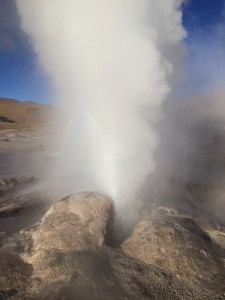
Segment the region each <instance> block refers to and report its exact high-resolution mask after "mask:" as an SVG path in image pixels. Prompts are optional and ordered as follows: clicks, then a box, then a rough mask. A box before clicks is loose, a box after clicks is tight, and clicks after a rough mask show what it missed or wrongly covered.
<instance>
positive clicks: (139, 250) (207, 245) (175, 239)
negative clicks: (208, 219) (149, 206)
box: [122, 208, 225, 299]
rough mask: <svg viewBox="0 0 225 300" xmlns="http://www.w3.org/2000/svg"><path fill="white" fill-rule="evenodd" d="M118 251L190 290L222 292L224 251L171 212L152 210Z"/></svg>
mask: <svg viewBox="0 0 225 300" xmlns="http://www.w3.org/2000/svg"><path fill="white" fill-rule="evenodd" d="M223 235H224V234H223ZM122 249H123V251H124V252H125V253H126V254H127V255H129V256H131V257H133V258H136V259H138V260H140V261H142V262H144V263H146V264H153V265H155V266H157V267H160V268H161V269H164V270H165V271H166V272H170V273H171V274H173V275H174V276H176V277H177V278H178V279H182V280H184V281H186V283H187V284H188V285H190V286H191V287H192V288H193V289H199V288H202V289H208V291H209V293H212V294H215V293H216V292H219V291H221V290H222V291H225V282H224V278H225V268H224V266H225V265H224V256H225V251H224V249H222V248H221V247H220V246H219V245H218V244H216V243H214V241H213V240H212V239H211V238H210V236H209V234H208V233H207V232H206V231H204V230H203V229H202V228H201V227H200V225H198V224H197V222H196V221H195V220H194V219H193V218H191V217H189V216H186V215H183V214H180V213H178V212H177V211H175V210H172V209H166V208H160V209H158V210H156V211H155V212H154V213H153V214H152V215H151V217H150V218H149V219H147V220H145V221H142V222H140V223H139V224H138V225H137V226H136V228H135V229H134V231H133V233H132V235H131V236H130V237H129V238H128V239H127V240H126V241H125V242H124V243H123V245H122ZM224 297H225V295H224ZM224 299H225V298H224Z"/></svg>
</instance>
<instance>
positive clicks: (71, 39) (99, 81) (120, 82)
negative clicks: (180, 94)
mask: <svg viewBox="0 0 225 300" xmlns="http://www.w3.org/2000/svg"><path fill="white" fill-rule="evenodd" d="M181 2H182V1H181V0H166V1H165V0H95V1H94V0H57V1H56V0H46V1H43V0H30V1H27V0H16V3H17V7H18V12H19V14H20V16H21V19H22V28H23V30H24V31H25V32H27V33H28V34H29V36H30V38H31V41H32V44H33V47H34V49H35V51H36V52H37V54H38V57H39V62H40V64H41V65H42V66H43V68H44V70H45V71H46V72H47V73H48V74H49V75H50V77H51V79H52V82H53V84H54V86H55V90H56V94H57V98H58V101H59V103H60V104H61V106H62V108H63V109H64V111H65V114H66V117H65V118H63V119H62V120H59V124H60V126H59V127H58V128H57V133H58V137H59V139H60V140H61V149H58V150H59V159H58V165H57V168H56V169H57V174H53V175H54V176H55V175H56V178H57V179H58V181H57V185H58V187H59V188H63V189H64V192H74V191H79V190H84V189H85V190H94V191H99V192H103V193H105V194H108V195H110V196H111V197H112V198H113V199H114V201H115V203H116V208H117V209H118V210H120V211H123V214H124V215H125V214H126V215H127V216H128V215H129V212H130V213H131V212H132V213H131V215H132V217H133V212H134V211H136V210H137V206H138V205H140V203H139V202H138V201H137V200H136V195H137V192H138V190H139V189H140V188H141V186H142V184H143V183H144V181H145V178H146V176H147V175H149V174H150V173H151V172H152V171H153V170H154V168H155V162H154V155H155V151H156V149H157V145H158V142H159V137H158V135H157V131H156V130H155V125H156V124H157V122H158V120H159V118H160V107H161V105H162V103H163V101H164V100H166V98H167V97H168V95H169V93H170V90H171V82H173V78H174V68H175V67H176V63H175V62H176V61H177V58H179V57H180V56H181V54H182V46H181V41H182V39H183V38H184V36H185V31H184V29H183V27H182V21H181V18H182V14H181V10H180V6H181ZM121 207H125V208H124V210H123V209H121ZM130 217H131V216H128V218H130Z"/></svg>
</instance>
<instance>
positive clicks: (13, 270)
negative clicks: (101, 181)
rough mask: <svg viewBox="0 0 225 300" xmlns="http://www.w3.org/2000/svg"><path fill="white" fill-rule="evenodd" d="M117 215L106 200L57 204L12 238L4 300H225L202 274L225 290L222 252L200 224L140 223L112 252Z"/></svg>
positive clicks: (0, 262) (1, 271) (0, 260)
mask: <svg viewBox="0 0 225 300" xmlns="http://www.w3.org/2000/svg"><path fill="white" fill-rule="evenodd" d="M112 209H113V207H112V202H111V200H110V199H108V198H106V197H104V196H102V195H99V194H95V193H87V192H85V193H79V194H74V195H71V196H67V197H65V198H63V199H61V200H60V201H58V202H56V203H55V204H54V205H53V206H52V207H51V209H50V210H49V211H48V212H47V213H46V215H45V216H44V217H43V219H42V220H41V221H40V222H39V223H38V224H36V225H35V226H33V227H31V228H30V229H27V230H23V231H21V232H20V233H19V234H15V235H14V236H11V237H10V238H7V239H5V240H4V243H3V245H2V247H1V248H0V299H23V300H26V299H33V300H35V299H36V300H37V299H49V300H51V299H52V300H53V299H54V300H60V299H71V300H72V299H75V300H79V299H81V300H99V299H100V300H101V299H102V300H107V299H110V300H113V299H114V300H115V299H121V300H122V299H138V300H139V299H143V300H144V299H152V300H153V299H155V300H195V299H196V300H203V299H204V300H210V299H211V300H214V299H217V300H219V299H220V300H222V299H225V296H224V295H223V290H222V289H219V287H218V288H215V289H214V290H213V292H212V291H210V290H208V289H207V286H206V285H204V284H203V279H202V278H200V273H201V272H202V274H203V276H204V279H207V278H206V276H208V281H207V282H209V281H210V280H211V281H213V280H214V279H215V278H217V277H218V279H216V280H217V281H215V280H214V281H213V282H214V283H215V282H217V283H218V285H220V287H221V286H223V283H221V282H220V279H221V276H222V275H223V268H222V265H221V261H220V256H218V255H217V252H214V250H217V248H215V249H214V244H213V242H212V240H211V239H210V238H209V236H208V235H207V233H205V232H203V230H201V229H200V228H199V227H198V226H197V225H196V224H195V223H194V221H192V220H191V219H190V220H189V221H187V220H185V219H184V218H183V219H182V217H179V216H175V215H172V216H170V214H171V213H170V214H169V213H165V214H164V215H165V216H164V217H165V218H164V219H163V216H161V217H162V219H161V221H158V223H157V221H156V220H154V218H153V220H152V221H146V222H144V223H141V224H139V225H138V227H137V228H136V229H135V230H134V233H133V235H132V236H131V237H130V238H129V239H128V240H127V241H126V242H124V244H123V245H122V249H121V248H112V247H109V246H107V241H108V239H109V236H108V235H109V228H110V227H109V222H110V218H111V216H112ZM155 218H156V219H157V214H156V215H155ZM169 220H170V221H169ZM182 220H183V221H182ZM181 221H182V222H183V223H182V222H181ZM182 224H184V225H182ZM185 224H187V226H186V225H185ZM178 225H179V226H180V227H179V226H178ZM182 226H183V227H182ZM185 226H186V227H188V228H189V229H187V228H186V227H185ZM164 227H165V228H164ZM181 228H183V229H182V230H181ZM184 228H185V229H184ZM185 230H186V231H185ZM156 232H157V234H156ZM186 236H187V237H186ZM192 236H194V237H192ZM185 238H186V240H185ZM195 242H196V243H195ZM167 243H170V244H167ZM184 243H186V248H187V253H185V250H184V248H185V247H184ZM178 245H179V248H178ZM192 247H193V249H192V250H193V252H191V251H192V250H191V248H192ZM218 247H219V246H218ZM159 248H160V249H159ZM169 248H171V249H169ZM175 250H176V252H174V251H175ZM202 251H204V253H203V252H202ZM166 252H168V253H166ZM190 254H193V260H192V262H191V263H192V269H193V270H195V272H192V270H191V268H190V266H189V265H188V264H190V261H189V260H188V256H189V255H190ZM185 255H186V256H185ZM219 255H220V254H219ZM221 255H222V254H221ZM175 256H178V258H179V259H181V261H180V262H181V266H180V267H179V266H178V262H176V259H175ZM207 256H209V257H207ZM205 257H206V258H205ZM160 259H161V262H160ZM200 261H201V262H202V265H201V264H200ZM166 262H167V264H166ZM203 264H207V267H208V270H205V269H204V267H203ZM182 267H183V268H184V269H183V270H181V269H182ZM209 269H212V274H211V273H210V270H209ZM191 272H192V273H193V274H194V275H193V278H192V273H191ZM217 273H218V275H217ZM212 275H213V276H212ZM193 282H194V284H193ZM207 282H206V284H207Z"/></svg>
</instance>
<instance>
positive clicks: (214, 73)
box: [0, 0, 225, 104]
mask: <svg viewBox="0 0 225 300" xmlns="http://www.w3.org/2000/svg"><path fill="white" fill-rule="evenodd" d="M223 23H224V24H225V0H189V1H187V3H186V4H185V5H184V6H183V25H184V27H185V28H186V30H187V32H188V36H187V38H186V40H185V41H184V43H185V45H186V48H187V59H186V64H185V68H186V74H187V75H186V76H187V78H186V81H185V82H186V83H185V86H184V88H183V90H186V91H187V90H188V91H189V92H190V93H192V92H193V93H194V92H198V91H201V90H203V89H205V87H209V86H210V87H213V88H214V87H215V88H217V85H221V84H222V82H220V80H221V78H223V75H225V72H224V69H225V63H223V61H225V59H224V58H225V56H224V55H225V54H224V53H225V52H224V50H225V25H224V24H223ZM209 70H210V72H209ZM223 72H224V73H223ZM192 73H194V74H195V76H191V74H192ZM0 97H7V98H14V99H18V100H22V101H23V100H32V101H36V102H41V103H48V104H51V103H52V101H53V91H52V89H51V82H50V79H49V78H48V76H47V75H46V74H45V73H44V72H43V71H42V70H41V68H40V67H39V65H38V62H37V57H36V54H35V53H34V51H33V49H32V46H31V43H30V41H29V39H28V37H27V36H26V35H25V34H24V33H23V32H22V31H21V29H20V19H19V17H18V15H17V12H16V7H15V3H14V1H13V0H0Z"/></svg>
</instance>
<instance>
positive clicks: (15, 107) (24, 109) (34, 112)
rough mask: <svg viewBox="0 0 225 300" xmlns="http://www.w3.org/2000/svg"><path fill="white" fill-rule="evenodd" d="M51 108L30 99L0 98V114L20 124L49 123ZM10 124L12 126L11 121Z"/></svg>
mask: <svg viewBox="0 0 225 300" xmlns="http://www.w3.org/2000/svg"><path fill="white" fill-rule="evenodd" d="M53 110H54V108H53V107H51V106H48V105H44V104H40V103H35V102H31V101H25V102H20V101H18V100H15V99H7V98H0V116H1V117H3V118H7V119H9V120H11V121H15V122H16V123H17V124H20V125H41V124H44V123H49V115H50V114H51V113H53ZM1 123H7V122H1ZM11 126H13V123H12V122H11ZM14 126H15V125H14Z"/></svg>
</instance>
